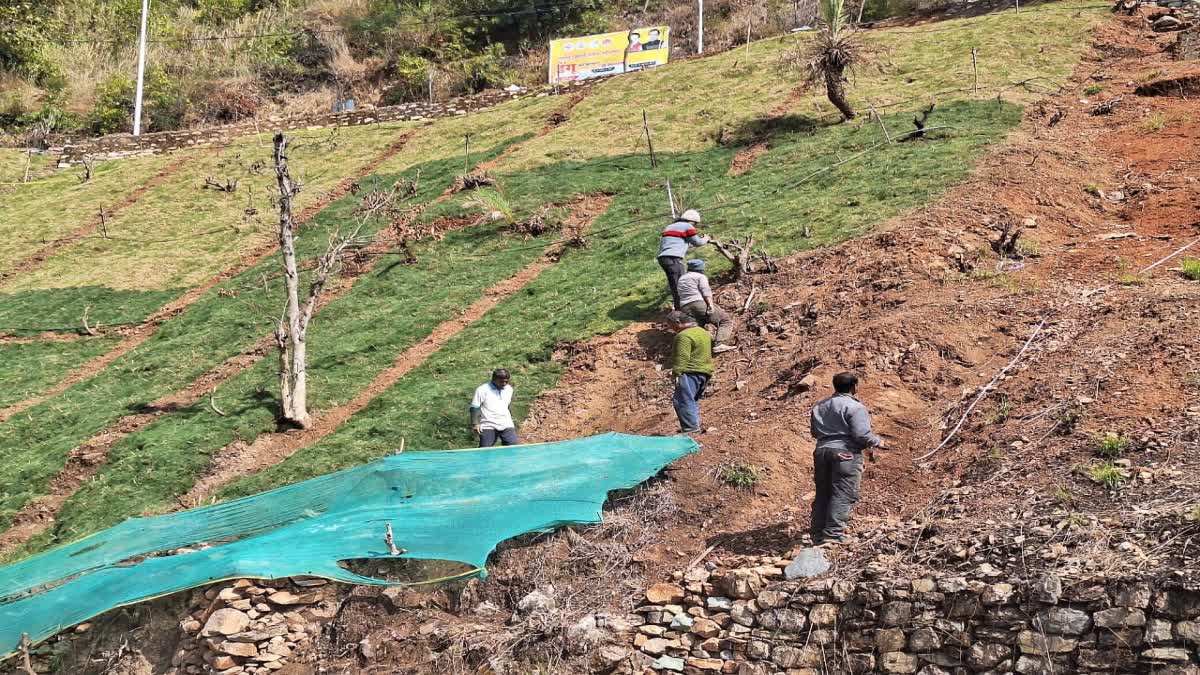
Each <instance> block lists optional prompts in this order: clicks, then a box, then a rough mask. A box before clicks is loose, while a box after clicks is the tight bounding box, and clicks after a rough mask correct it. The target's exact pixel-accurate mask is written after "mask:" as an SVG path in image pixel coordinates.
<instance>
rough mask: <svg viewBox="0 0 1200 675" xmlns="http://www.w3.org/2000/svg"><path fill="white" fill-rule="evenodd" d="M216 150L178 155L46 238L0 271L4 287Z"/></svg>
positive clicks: (1, 285)
mask: <svg viewBox="0 0 1200 675" xmlns="http://www.w3.org/2000/svg"><path fill="white" fill-rule="evenodd" d="M212 152H213V151H212V150H207V151H199V152H195V153H191V154H183V155H180V156H179V157H177V158H176V159H175V161H173V162H171V163H170V164H168V165H166V166H165V167H163V168H162V170H160V171H159V172H158V173H156V174H154V175H153V176H151V177H150V179H149V180H147V181H146V182H145V183H143V184H142V185H141V186H139V187H138V188H137V189H135V190H134V191H133V192H130V193H129V194H127V195H125V197H124V198H123V199H122V200H121V201H119V202H117V203H115V204H113V205H112V206H110V207H108V208H107V209H105V208H103V207H101V212H100V213H98V214H96V216H95V217H93V218H91V219H90V220H88V221H87V222H86V223H84V224H83V225H80V226H79V227H77V228H75V229H74V230H72V231H71V232H69V233H68V234H66V235H64V236H62V237H59V238H58V239H54V240H52V241H48V242H46V244H45V245H44V246H42V247H41V248H39V249H38V250H36V251H34V252H33V253H31V254H30V255H28V256H26V257H24V258H22V259H21V260H18V261H17V262H16V263H15V264H14V265H13V266H12V267H11V268H9V269H8V271H6V272H0V287H3V286H4V284H5V283H6V282H9V281H11V280H13V279H15V278H16V277H18V276H20V275H22V274H26V273H28V272H31V271H33V270H34V269H36V268H37V267H38V266H39V265H41V264H42V263H43V262H45V261H46V259H48V258H49V257H50V256H51V255H53V254H54V253H55V252H56V251H57V250H58V249H59V248H60V247H62V246H66V245H69V244H74V243H75V242H77V241H79V240H80V239H83V238H84V237H87V236H89V235H91V234H92V233H93V232H95V231H96V230H97V229H98V228H99V227H100V226H101V225H102V224H103V223H104V222H106V221H108V220H110V219H112V218H113V217H114V216H116V215H117V214H119V213H120V212H121V211H124V210H125V209H127V208H129V207H130V206H133V205H134V204H136V203H137V201H138V200H139V199H141V198H142V197H143V196H144V195H145V194H146V193H147V192H149V191H150V190H153V189H154V188H156V187H158V186H159V185H162V184H163V182H165V181H166V180H167V179H168V178H170V177H171V176H174V175H175V174H176V173H178V172H179V170H180V169H182V168H183V165H185V164H187V163H188V162H189V161H191V160H192V159H195V158H198V157H201V156H204V155H208V154H211V153H212Z"/></svg>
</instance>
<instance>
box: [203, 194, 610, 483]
mask: <svg viewBox="0 0 1200 675" xmlns="http://www.w3.org/2000/svg"><path fill="white" fill-rule="evenodd" d="M611 202H612V197H610V196H607V195H600V196H591V195H589V196H582V197H577V198H576V199H575V200H573V201H572V202H571V203H569V204H568V207H569V208H570V210H571V215H570V217H569V219H568V221H574V223H575V225H574V226H576V227H581V228H584V229H586V228H587V227H588V226H590V224H591V222H592V221H593V220H595V218H596V217H598V216H599V215H600V214H602V213H604V212H605V210H606V209H607V208H608V205H609V204H610V203H611ZM568 225H571V223H570V222H569V223H568ZM559 248H560V247H559V246H551V247H550V248H549V249H547V251H546V253H545V255H543V256H542V257H541V258H539V259H538V260H535V261H534V262H532V263H530V264H528V265H526V266H525V267H524V268H523V269H522V270H521V271H519V272H517V274H515V275H513V276H512V277H509V278H508V279H505V280H504V281H501V282H500V283H498V284H496V285H494V286H492V287H491V288H489V289H488V290H487V291H485V292H484V295H483V297H482V298H480V299H479V300H476V301H475V302H474V303H472V304H471V305H470V306H469V307H468V308H467V309H466V310H464V311H463V313H462V314H461V315H459V316H457V317H455V318H453V319H450V320H448V321H445V322H443V323H441V324H440V325H438V326H437V328H435V329H434V330H433V332H432V333H430V334H429V336H428V337H426V338H425V339H424V340H422V341H421V342H419V343H417V344H416V345H413V346H412V347H409V348H408V349H406V350H404V351H403V352H401V353H400V354H399V355H398V356H397V357H396V359H395V361H394V362H393V363H392V365H391V366H390V367H389V368H387V369H386V370H384V371H383V372H381V373H379V374H378V375H377V376H376V377H375V379H374V380H372V381H371V383H370V384H369V385H367V386H366V387H365V388H364V389H363V390H362V391H361V392H359V393H358V395H357V396H355V397H354V398H353V399H352V400H351V401H350V402H348V403H346V404H345V405H341V406H338V407H336V408H333V409H331V410H327V411H324V412H322V413H319V414H317V415H314V421H313V425H312V426H311V427H310V428H308V429H303V430H295V431H288V432H282V433H276V434H266V435H262V436H259V437H258V439H257V440H255V441H254V442H253V443H251V444H249V445H246V444H240V443H239V444H233V445H230V446H227V447H225V448H224V449H222V450H221V451H220V452H218V453H217V454H216V455H215V456H214V459H213V469H212V471H211V472H210V473H209V474H208V475H207V476H205V477H204V478H202V479H201V480H199V481H198V482H197V483H196V485H195V486H194V487H193V488H192V489H191V490H190V491H188V493H187V494H186V495H185V496H184V497H183V498H182V499H181V500H180V501H181V503H183V504H185V505H188V506H198V505H200V504H201V503H202V502H204V501H205V500H207V499H209V498H211V497H212V496H213V495H215V494H216V493H217V491H218V490H219V489H220V488H222V487H224V486H225V485H226V484H228V483H229V482H230V481H232V480H234V479H236V478H241V477H243V476H247V475H253V474H255V473H257V472H258V471H261V470H263V469H265V468H267V467H270V466H272V465H274V464H277V463H279V462H282V461H283V460H285V459H287V458H288V457H290V456H291V455H292V454H293V453H295V452H296V451H298V450H300V449H302V448H304V447H307V446H309V445H312V444H313V443H316V442H318V441H320V440H321V439H323V438H325V437H326V436H328V435H329V434H330V433H332V432H333V431H334V430H336V429H337V428H338V427H339V426H341V425H342V424H343V423H344V422H346V420H348V419H350V417H351V416H353V415H354V414H355V413H358V412H359V411H361V410H362V409H363V408H365V407H366V406H367V405H368V404H369V403H370V402H371V401H373V400H374V399H375V398H376V397H377V396H379V395H380V394H381V393H383V392H384V391H386V390H387V389H389V388H390V387H392V386H393V385H394V384H396V383H397V382H398V381H399V380H400V378H402V377H404V376H405V375H406V374H408V373H409V372H410V371H412V370H413V369H414V368H416V367H418V366H420V365H421V364H422V363H424V362H425V360H426V359H428V358H429V357H430V356H432V355H433V354H434V353H436V352H437V351H438V350H439V349H441V348H442V346H444V345H445V344H446V343H447V342H448V341H449V340H450V339H451V338H453V337H454V336H456V335H458V334H459V333H460V332H462V330H463V329H465V328H467V327H468V326H470V325H471V324H473V323H474V322H476V321H478V320H479V319H481V318H483V316H484V315H486V314H487V313H488V311H490V310H491V309H492V308H493V307H495V306H496V305H497V304H499V303H500V302H501V301H503V300H504V299H505V298H508V297H510V296H512V295H513V294H515V293H517V292H519V291H520V290H521V289H523V288H525V287H526V286H528V285H529V284H530V283H532V282H533V281H534V280H535V279H537V278H538V276H539V275H540V274H541V273H542V272H544V271H545V270H546V269H548V268H549V267H550V266H552V265H553V264H554V263H555V261H556V259H557V255H556V254H557V252H558V250H559Z"/></svg>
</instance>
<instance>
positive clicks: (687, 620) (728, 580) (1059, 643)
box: [614, 557, 1200, 675]
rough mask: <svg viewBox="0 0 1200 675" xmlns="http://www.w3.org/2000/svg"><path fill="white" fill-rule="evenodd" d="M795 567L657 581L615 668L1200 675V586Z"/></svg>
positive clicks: (812, 673) (694, 673) (1173, 579)
mask: <svg viewBox="0 0 1200 675" xmlns="http://www.w3.org/2000/svg"><path fill="white" fill-rule="evenodd" d="M788 562H789V561H788V560H787V559H785V558H773V557H766V558H758V559H754V560H753V561H752V562H751V565H750V566H744V567H740V568H737V569H719V568H716V566H715V565H711V564H710V565H709V569H704V568H693V569H691V570H689V571H688V572H687V573H686V574H677V575H676V579H675V580H674V581H675V583H673V584H657V585H655V586H654V587H653V591H652V593H650V594H649V596H650V597H651V598H653V599H655V600H659V602H652V603H649V604H646V605H644V606H642V607H639V608H638V609H637V610H636V612H637V614H638V615H640V616H641V618H642V620H643V622H644V623H643V624H642V625H641V626H640V627H638V628H637V633H636V635H635V636H634V639H633V646H634V647H635V650H636V651H638V652H640V653H639V654H637V655H635V656H634V657H630V658H627V659H626V660H625V661H623V662H622V664H619V665H618V666H617V667H616V668H615V669H614V670H615V672H629V673H644V674H646V675H650V674H662V673H672V672H680V673H687V674H689V675H703V674H706V673H736V674H737V675H818V674H820V673H919V674H920V675H946V674H954V675H965V674H967V673H989V674H990V673H1011V672H1016V673H1021V674H1022V675H1042V674H1046V675H1049V674H1050V673H1058V674H1063V673H1101V672H1103V673H1142V672H1153V673H1160V674H1164V675H1168V674H1175V675H1183V674H1185V673H1186V674H1193V675H1200V665H1197V664H1198V663H1200V661H1198V659H1197V651H1196V650H1197V645H1198V644H1200V585H1197V584H1190V583H1188V582H1185V581H1184V580H1183V579H1181V578H1179V577H1178V576H1168V577H1166V578H1163V579H1159V580H1156V581H1151V580H1144V579H1130V580H1113V581H1109V582H1099V581H1088V582H1072V581H1067V580H1064V579H1060V578H1058V577H1056V576H1053V575H1044V576H1040V577H1038V578H1035V579H1015V578H1014V579H998V578H995V577H990V578H987V579H986V580H981V579H977V578H971V579H968V578H965V577H946V578H932V577H931V578H920V579H912V580H909V581H904V582H899V581H889V582H881V581H860V582H850V581H837V580H836V579H832V578H828V577H826V578H818V579H808V580H803V579H802V580H797V581H787V580H786V579H785V577H784V568H785V567H786V565H787V564H788ZM676 599H678V600H677V601H676Z"/></svg>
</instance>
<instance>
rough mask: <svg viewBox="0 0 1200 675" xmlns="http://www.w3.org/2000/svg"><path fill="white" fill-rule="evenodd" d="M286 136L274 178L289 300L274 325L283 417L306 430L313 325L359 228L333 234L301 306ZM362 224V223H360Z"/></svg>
mask: <svg viewBox="0 0 1200 675" xmlns="http://www.w3.org/2000/svg"><path fill="white" fill-rule="evenodd" d="M287 144H288V141H287V138H285V137H284V135H283V134H275V177H276V179H277V181H278V184H279V251H280V255H281V256H282V258H283V280H284V288H285V289H286V301H285V304H284V310H283V314H282V315H281V316H280V317H279V321H278V323H277V325H276V328H275V344H276V346H277V347H278V349H279V397H280V408H281V411H282V414H281V416H282V417H283V419H284V421H287V422H290V423H292V424H295V425H296V426H298V427H300V428H301V429H304V428H308V427H309V426H310V425H311V424H312V418H311V417H310V416H309V414H308V340H307V338H308V324H309V322H310V321H312V316H313V312H314V311H315V310H316V308H317V300H318V299H319V298H320V296H321V293H322V292H323V291H324V290H325V286H326V284H327V283H328V281H329V277H330V276H331V275H332V274H333V273H334V272H335V271H336V270H337V269H338V268H339V266H340V261H341V256H342V254H343V253H344V252H345V251H346V249H347V248H349V247H350V246H351V245H352V244H354V243H356V242H358V232H359V230H358V229H355V231H354V232H353V233H351V234H350V236H348V237H341V236H339V235H338V234H337V233H336V232H335V233H334V234H333V235H331V236H330V238H329V245H328V247H327V248H326V249H325V253H324V254H322V255H321V256H320V257H319V258H317V264H316V268H315V269H314V270H313V276H312V281H311V282H310V283H309V288H308V298H307V299H306V300H305V302H304V304H303V306H301V304H300V272H299V271H298V269H297V265H296V225H295V221H294V220H293V219H292V200H293V199H294V198H295V196H296V194H297V193H298V192H299V191H300V188H299V186H297V185H296V184H294V183H293V182H292V176H291V174H290V173H289V172H288V160H287ZM360 228H361V225H360Z"/></svg>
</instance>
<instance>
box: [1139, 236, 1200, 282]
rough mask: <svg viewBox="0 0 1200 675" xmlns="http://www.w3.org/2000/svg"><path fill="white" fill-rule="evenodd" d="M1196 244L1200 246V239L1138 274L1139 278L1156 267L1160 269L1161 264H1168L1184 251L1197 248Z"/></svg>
mask: <svg viewBox="0 0 1200 675" xmlns="http://www.w3.org/2000/svg"><path fill="white" fill-rule="evenodd" d="M1196 244H1200V239H1196V240H1194V241H1193V242H1192V243H1190V244H1188V245H1187V246H1184V247H1183V248H1181V249H1179V250H1178V251H1175V252H1174V253H1172V254H1171V255H1169V256H1167V257H1165V258H1163V259H1162V260H1159V261H1158V262H1156V263H1154V264H1153V265H1151V266H1149V267H1147V268H1146V269H1144V270H1142V271H1141V272H1138V276H1141V275H1143V274H1145V273H1146V272H1149V271H1150V270H1152V269H1154V268H1155V267H1158V266H1159V265H1161V264H1163V263H1165V262H1167V261H1168V260H1170V259H1171V258H1174V257H1175V256H1177V255H1179V254H1180V253H1183V252H1184V251H1186V250H1188V249H1189V248H1191V247H1193V246H1195V245H1196Z"/></svg>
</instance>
